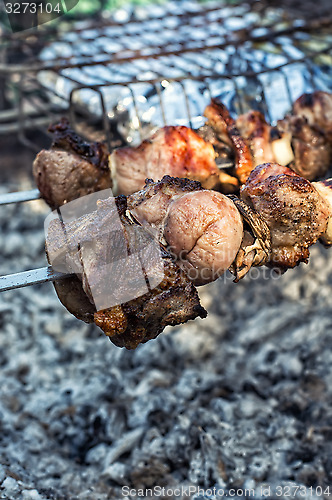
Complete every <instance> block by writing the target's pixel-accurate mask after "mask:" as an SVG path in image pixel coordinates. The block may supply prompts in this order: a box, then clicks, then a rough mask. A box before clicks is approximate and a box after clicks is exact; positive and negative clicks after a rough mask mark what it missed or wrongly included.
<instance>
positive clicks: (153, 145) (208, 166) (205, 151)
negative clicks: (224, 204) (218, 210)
mask: <svg viewBox="0 0 332 500" xmlns="http://www.w3.org/2000/svg"><path fill="white" fill-rule="evenodd" d="M110 163H111V169H112V175H113V178H114V179H115V182H116V185H117V191H118V192H119V193H123V194H126V195H128V194H131V193H134V192H135V191H138V190H139V189H142V188H143V186H144V184H145V179H146V178H149V179H153V180H154V181H158V180H160V179H162V178H163V176H164V175H171V176H173V177H182V178H183V177H185V178H187V179H192V180H197V181H200V182H201V184H202V185H203V187H207V188H211V187H213V186H214V185H215V184H216V183H217V182H218V180H219V179H218V172H219V171H218V168H217V166H216V163H215V152H214V149H213V146H212V145H211V144H209V143H207V142H205V141H204V139H202V138H201V137H200V136H199V135H198V134H197V133H196V132H194V131H193V130H191V129H190V128H187V127H180V126H177V127H164V128H161V129H160V130H158V131H157V132H156V133H155V134H154V135H153V136H152V137H151V138H150V139H148V140H145V141H143V142H142V144H141V145H140V146H138V147H136V148H133V147H124V148H119V149H116V150H115V151H113V153H112V154H111V157H110Z"/></svg>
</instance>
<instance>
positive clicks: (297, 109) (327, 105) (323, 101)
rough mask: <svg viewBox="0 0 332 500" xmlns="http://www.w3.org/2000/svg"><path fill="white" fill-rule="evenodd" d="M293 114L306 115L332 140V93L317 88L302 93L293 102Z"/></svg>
mask: <svg viewBox="0 0 332 500" xmlns="http://www.w3.org/2000/svg"><path fill="white" fill-rule="evenodd" d="M293 114H294V115H297V116H304V117H305V118H306V119H307V120H308V123H309V125H315V126H317V127H319V128H320V129H321V130H322V131H323V132H324V133H325V134H326V135H327V138H328V140H329V141H330V142H332V94H330V93H328V92H323V91H321V90H317V91H316V92H313V93H312V94H303V95H301V96H300V97H299V98H298V99H297V100H296V101H295V102H294V104H293Z"/></svg>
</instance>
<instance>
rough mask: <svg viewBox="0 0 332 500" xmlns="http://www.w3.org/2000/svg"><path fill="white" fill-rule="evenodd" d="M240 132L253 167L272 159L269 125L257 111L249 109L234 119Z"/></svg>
mask: <svg viewBox="0 0 332 500" xmlns="http://www.w3.org/2000/svg"><path fill="white" fill-rule="evenodd" d="M235 123H236V126H237V128H238V129H239V131H240V134H241V135H242V137H243V138H244V140H245V141H246V143H247V144H248V145H249V147H250V151H251V155H252V158H253V163H254V167H256V166H257V165H261V164H262V163H268V162H273V161H274V153H273V150H272V144H271V141H270V130H271V126H270V125H269V124H268V123H267V122H266V120H265V118H264V116H263V114H262V113H260V112H259V111H253V110H251V111H249V112H248V113H245V114H244V115H240V116H239V117H238V118H237V120H236V122H235Z"/></svg>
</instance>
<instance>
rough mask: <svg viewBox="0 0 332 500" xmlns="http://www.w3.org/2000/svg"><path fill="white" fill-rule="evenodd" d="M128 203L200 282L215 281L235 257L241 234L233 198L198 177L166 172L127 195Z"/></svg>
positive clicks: (239, 221) (195, 281) (191, 277)
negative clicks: (208, 187) (209, 188)
mask: <svg viewBox="0 0 332 500" xmlns="http://www.w3.org/2000/svg"><path fill="white" fill-rule="evenodd" d="M128 208H129V209H130V211H131V213H132V214H133V215H134V216H135V217H136V218H137V220H138V221H139V222H140V223H141V224H142V225H148V226H149V227H153V228H154V229H155V232H156V235H157V237H158V238H159V239H160V240H163V239H164V241H165V243H166V244H168V245H169V249H170V250H171V252H172V255H174V256H175V258H176V259H177V263H178V265H179V266H180V267H182V268H183V269H184V270H185V271H186V273H187V275H188V276H189V277H190V279H191V281H192V282H193V283H194V284H195V285H202V284H204V283H208V282H211V281H214V280H215V279H217V278H218V277H219V276H221V275H222V274H223V273H224V272H225V271H226V269H228V267H229V266H230V264H231V263H232V262H233V260H234V258H235V256H236V254H237V252H238V249H239V247H240V243H241V239H242V231H243V226H242V220H241V217H240V214H239V212H238V210H237V209H236V207H235V205H234V203H233V202H232V201H231V200H230V199H229V198H227V197H226V196H225V195H223V194H221V193H217V192H214V191H207V190H203V189H202V188H201V186H200V184H199V183H198V182H195V181H189V180H188V179H174V178H172V177H169V176H165V177H164V178H163V179H162V180H161V181H159V182H157V183H154V182H152V181H148V182H147V184H146V186H145V189H143V190H142V191H139V192H138V193H134V194H132V195H130V196H128Z"/></svg>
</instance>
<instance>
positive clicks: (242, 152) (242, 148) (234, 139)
mask: <svg viewBox="0 0 332 500" xmlns="http://www.w3.org/2000/svg"><path fill="white" fill-rule="evenodd" d="M204 116H206V118H207V119H208V122H207V123H208V125H210V126H211V127H212V128H213V129H214V130H215V131H216V133H217V135H218V136H219V137H220V138H224V140H225V141H226V142H228V143H229V144H230V145H231V146H232V147H233V149H234V153H235V162H236V165H235V172H236V176H237V177H238V178H239V180H240V182H241V183H242V184H243V183H245V181H246V180H247V178H248V176H249V174H250V172H251V171H252V169H253V167H254V164H253V160H252V156H251V153H250V149H249V147H248V145H247V144H246V142H245V140H244V139H243V137H242V136H241V134H240V132H239V129H238V128H237V126H236V123H235V121H234V120H233V118H232V117H231V116H230V114H229V111H228V109H227V108H226V106H224V104H222V103H221V102H220V101H218V100H217V99H212V100H211V104H209V106H207V107H206V108H205V111H204Z"/></svg>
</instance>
